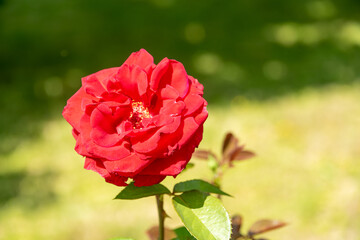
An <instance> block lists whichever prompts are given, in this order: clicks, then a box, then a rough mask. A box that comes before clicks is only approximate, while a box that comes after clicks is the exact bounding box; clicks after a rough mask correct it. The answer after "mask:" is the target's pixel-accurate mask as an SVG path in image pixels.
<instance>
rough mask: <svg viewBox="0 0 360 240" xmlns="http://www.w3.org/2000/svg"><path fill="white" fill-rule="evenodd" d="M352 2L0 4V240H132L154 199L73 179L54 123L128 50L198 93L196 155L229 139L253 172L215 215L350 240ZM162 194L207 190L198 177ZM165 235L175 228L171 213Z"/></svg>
mask: <svg viewBox="0 0 360 240" xmlns="http://www.w3.org/2000/svg"><path fill="white" fill-rule="evenodd" d="M359 12H360V2H359V1H358V0H304V1H288V0H277V1H266V0H252V1H245V0H228V1H220V0H197V1H191V0H181V1H180V0H129V1H119V0H104V1H101V2H99V1H93V0H76V1H73V0H61V1H60V0H53V1H46V0H36V1H35V0H34V1H29V0H0V72H1V74H0V90H1V94H0V239H6V240H8V239H108V238H110V237H115V236H126V237H133V238H135V239H145V238H146V237H145V234H144V232H145V230H146V229H148V227H150V226H152V225H153V224H156V222H157V215H156V211H155V209H154V206H155V200H154V199H142V200H137V201H130V202H129V201H115V200H114V201H113V200H111V199H112V198H113V197H114V196H115V195H116V194H117V193H118V192H119V190H120V189H119V188H117V187H115V186H111V185H110V184H106V183H104V181H103V179H102V178H101V177H99V176H98V175H97V174H96V173H93V172H89V171H85V170H83V159H82V157H80V156H78V155H77V154H76V153H75V151H74V150H73V148H74V143H75V142H74V140H73V138H72V136H71V133H70V130H71V129H70V126H68V124H67V123H66V122H65V121H64V120H63V118H62V116H61V111H62V109H63V107H64V105H65V104H66V100H67V99H68V98H69V97H70V96H71V95H73V94H74V92H75V91H76V90H77V89H78V88H79V87H80V78H81V77H83V76H86V75H88V74H91V73H94V72H96V71H98V70H100V69H103V68H108V67H114V66H119V65H120V64H122V63H123V61H124V60H125V59H126V57H127V56H128V55H129V54H130V53H131V52H133V51H137V50H138V49H140V48H145V49H146V50H148V51H149V52H150V53H151V54H152V55H153V56H154V58H155V62H159V61H160V60H161V59H162V58H164V57H169V58H173V59H177V60H179V61H181V62H182V63H183V64H184V65H185V68H186V70H187V72H188V73H189V74H190V75H192V76H195V77H196V78H198V79H199V80H200V82H201V83H203V84H204V86H205V98H206V100H207V101H208V102H209V113H210V115H209V119H208V121H207V122H206V125H205V133H204V141H203V142H202V144H201V147H202V148H205V149H212V150H213V151H215V152H216V151H220V145H221V142H222V139H223V136H224V134H225V133H226V132H228V131H232V132H233V133H235V135H236V136H238V137H239V138H240V139H241V140H242V141H243V142H244V143H246V144H247V147H248V148H249V149H252V150H253V151H255V152H256V153H257V157H256V158H254V159H252V160H249V161H247V162H243V163H239V164H238V165H237V166H236V168H234V169H231V171H229V172H228V173H227V175H226V176H225V180H224V186H223V188H224V191H227V192H230V193H231V194H233V195H234V196H235V197H234V198H224V203H225V206H226V208H227V209H228V211H229V212H230V213H241V214H242V215H243V216H244V219H245V228H246V227H248V226H249V225H250V224H251V223H252V222H254V221H255V220H256V219H259V218H266V217H269V218H274V219H281V220H284V221H287V222H289V223H290V225H289V226H287V227H286V228H284V229H281V230H277V231H274V232H273V233H269V235H267V236H269V238H270V239H279V240H280V239H327V240H328V239H349V240H351V239H354V240H355V239H359V237H360V230H359V229H360V220H359V217H358V216H359V211H360V210H359V209H360V207H359V204H360V191H359V187H360V186H359V185H360V168H359V167H358V164H357V163H358V161H359V158H360V157H359V156H360V150H359V149H360V147H359V145H360V144H359V141H360V140H359V139H360V136H359V135H360V127H359V126H360V119H359V118H360V104H359V102H360V85H359V84H360V81H359V79H360V15H359ZM192 161H194V163H195V164H196V167H195V168H193V169H190V170H189V171H187V172H185V173H183V174H182V175H180V176H179V177H178V178H177V179H175V180H174V179H167V180H166V181H165V184H166V185H168V186H169V187H172V185H173V184H174V183H175V181H180V180H184V179H192V178H205V179H209V178H210V172H209V171H208V170H207V167H206V164H204V162H201V161H198V160H196V159H194V160H192ZM166 201H167V202H166V206H165V207H166V208H167V210H168V211H169V214H170V215H171V217H172V219H171V220H169V219H167V222H166V223H167V224H168V226H170V227H175V226H178V225H179V220H178V218H177V216H176V214H175V213H174V212H173V211H172V210H171V205H170V203H169V199H166Z"/></svg>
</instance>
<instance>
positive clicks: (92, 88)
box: [81, 67, 119, 98]
mask: <svg viewBox="0 0 360 240" xmlns="http://www.w3.org/2000/svg"><path fill="white" fill-rule="evenodd" d="M118 69H119V68H118V67H115V68H108V69H104V70H101V71H99V72H96V73H93V74H91V75H89V76H87V77H83V78H82V79H81V81H82V86H83V87H84V90H85V92H86V93H88V94H90V95H92V96H94V97H97V98H100V97H101V95H102V94H103V93H104V92H106V91H107V87H106V86H107V82H108V81H109V79H110V78H111V77H112V76H113V75H114V74H115V73H116V72H117V71H118Z"/></svg>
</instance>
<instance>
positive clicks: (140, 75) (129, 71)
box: [107, 64, 148, 101]
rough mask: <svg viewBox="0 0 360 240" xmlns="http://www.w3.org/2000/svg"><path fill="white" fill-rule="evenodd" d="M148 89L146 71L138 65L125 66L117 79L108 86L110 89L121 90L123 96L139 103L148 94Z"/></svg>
mask: <svg viewBox="0 0 360 240" xmlns="http://www.w3.org/2000/svg"><path fill="white" fill-rule="evenodd" d="M147 87H148V80H147V75H146V73H145V71H144V70H143V69H141V68H140V67H139V66H137V65H127V64H123V65H122V66H121V67H120V68H119V70H118V72H117V73H116V75H115V77H114V78H113V79H112V80H111V81H109V82H108V84H107V88H108V89H111V90H116V89H117V90H121V91H122V93H123V94H125V95H127V96H129V97H131V98H132V99H133V100H137V101H139V100H140V98H139V97H140V96H143V95H144V94H145V93H146V90H147Z"/></svg>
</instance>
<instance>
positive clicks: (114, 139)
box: [63, 49, 208, 186]
mask: <svg viewBox="0 0 360 240" xmlns="http://www.w3.org/2000/svg"><path fill="white" fill-rule="evenodd" d="M202 95H203V86H202V85H201V84H200V83H199V82H198V81H197V80H196V79H194V78H193V77H191V76H189V75H187V73H186V71H185V69H184V66H183V65H182V64H181V63H180V62H177V61H175V60H169V59H167V58H164V59H163V60H162V61H161V62H160V63H159V64H158V65H155V64H154V62H153V57H152V56H151V55H150V54H149V53H148V52H147V51H145V50H144V49H141V50H140V51H138V52H135V53H132V54H131V55H130V57H129V58H128V59H127V60H126V61H125V63H124V64H123V65H122V66H120V67H115V68H109V69H104V70H101V71H99V72H97V73H94V74H91V75H89V76H87V77H84V78H82V87H81V88H80V89H79V90H78V91H77V92H76V93H75V94H74V95H73V96H72V97H71V98H70V99H69V100H68V101H67V105H66V106H65V108H64V111H63V116H64V118H65V119H66V121H68V122H69V123H70V124H71V126H72V127H73V135H74V138H75V139H76V146H75V150H76V151H77V152H78V153H79V154H80V155H83V156H85V157H86V158H85V166H84V167H85V168H86V169H89V170H90V169H91V170H93V171H96V172H98V173H99V174H100V175H101V176H102V177H104V178H105V180H106V181H107V182H109V183H113V184H115V185H117V186H126V185H127V184H126V181H127V180H128V178H132V179H133V180H134V181H135V183H134V184H135V185H136V186H150V185H153V184H156V183H159V182H161V181H162V180H163V179H164V178H165V177H166V176H174V177H175V176H176V175H178V174H179V173H180V172H181V171H182V170H183V169H184V168H185V166H186V164H187V163H188V161H189V160H190V158H191V155H192V153H193V151H194V149H195V147H197V146H198V145H199V143H200V141H201V139H202V133H203V123H204V121H205V120H206V118H207V116H208V113H207V111H206V105H207V102H206V101H205V100H204V98H203V97H202Z"/></svg>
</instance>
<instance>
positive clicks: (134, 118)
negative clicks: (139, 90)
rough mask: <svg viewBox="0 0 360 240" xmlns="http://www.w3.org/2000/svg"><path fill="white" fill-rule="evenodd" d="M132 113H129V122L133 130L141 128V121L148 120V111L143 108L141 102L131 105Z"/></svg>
mask: <svg viewBox="0 0 360 240" xmlns="http://www.w3.org/2000/svg"><path fill="white" fill-rule="evenodd" d="M131 108H132V112H131V113H130V117H129V120H130V122H131V123H132V124H133V129H139V128H140V129H141V128H143V127H144V126H143V124H142V120H143V119H144V118H150V117H151V116H150V113H149V110H148V109H147V108H146V107H144V105H143V103H142V102H132V103H131Z"/></svg>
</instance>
